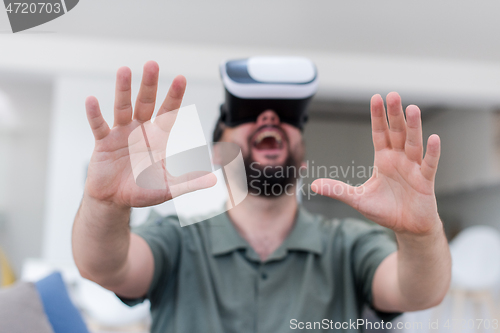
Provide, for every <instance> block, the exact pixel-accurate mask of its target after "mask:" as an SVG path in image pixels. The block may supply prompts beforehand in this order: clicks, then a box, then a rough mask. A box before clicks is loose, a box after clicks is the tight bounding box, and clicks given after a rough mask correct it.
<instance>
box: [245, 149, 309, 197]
mask: <svg viewBox="0 0 500 333" xmlns="http://www.w3.org/2000/svg"><path fill="white" fill-rule="evenodd" d="M243 162H244V164H245V171H246V175H247V184H248V192H249V194H250V195H254V196H260V197H267V198H276V197H280V196H282V195H285V194H290V191H289V188H291V187H292V188H293V186H294V185H295V184H296V182H297V179H298V178H299V167H300V164H301V161H300V160H299V158H298V157H296V156H294V154H293V153H292V152H291V151H290V150H288V157H287V159H286V160H285V162H284V163H283V165H274V166H271V165H262V164H260V163H259V162H256V161H255V160H254V158H253V156H252V152H251V151H249V152H248V154H246V155H245V156H244V157H243Z"/></svg>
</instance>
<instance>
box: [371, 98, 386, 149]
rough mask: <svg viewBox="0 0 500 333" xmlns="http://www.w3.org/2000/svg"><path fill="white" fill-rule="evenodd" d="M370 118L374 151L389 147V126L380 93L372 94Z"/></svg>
mask: <svg viewBox="0 0 500 333" xmlns="http://www.w3.org/2000/svg"><path fill="white" fill-rule="evenodd" d="M370 110H371V119H372V137H373V146H374V147H375V151H378V150H382V149H385V148H390V147H391V141H390V138H389V126H388V125H387V117H386V115H385V108H384V100H383V99H382V96H380V95H378V94H377V95H373V97H372V99H371V101H370Z"/></svg>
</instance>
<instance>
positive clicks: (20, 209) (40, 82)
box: [0, 73, 53, 273]
mask: <svg viewBox="0 0 500 333" xmlns="http://www.w3.org/2000/svg"><path fill="white" fill-rule="evenodd" d="M0 90H2V91H3V92H5V94H6V95H7V96H8V97H9V98H10V100H11V102H12V107H13V109H14V110H15V112H16V114H17V115H18V120H19V124H18V126H17V127H16V128H14V129H12V130H11V131H10V132H8V133H1V134H0V141H3V142H2V143H5V142H7V145H2V144H0V154H1V155H0V156H1V161H0V169H1V172H2V173H1V175H0V179H1V182H0V184H1V185H2V186H1V188H0V211H2V213H4V217H5V220H4V223H3V224H2V226H1V228H0V245H1V246H2V247H3V248H4V249H5V251H6V252H7V254H8V255H9V259H10V260H11V262H12V263H13V265H14V268H15V270H16V272H17V273H19V272H20V269H21V264H22V262H23V260H24V259H25V258H28V257H39V256H40V253H41V247H42V242H43V237H41V235H43V232H44V227H45V221H44V213H45V208H46V206H45V204H46V200H45V188H46V183H47V180H46V174H47V160H48V150H49V145H48V141H49V136H50V128H51V125H50V123H51V114H52V103H51V102H52V94H53V87H52V82H51V80H50V79H49V78H47V77H43V76H36V75H32V76H24V75H14V74H12V75H9V74H5V73H4V74H3V75H1V76H0ZM2 146H3V147H2ZM2 148H3V149H2Z"/></svg>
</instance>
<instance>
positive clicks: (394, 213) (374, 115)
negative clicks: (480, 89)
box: [311, 93, 440, 234]
mask: <svg viewBox="0 0 500 333" xmlns="http://www.w3.org/2000/svg"><path fill="white" fill-rule="evenodd" d="M387 118H388V119H389V125H390V127H389V125H388V124H387ZM371 119H372V135H373V145H374V147H375V161H374V166H375V168H374V173H373V175H372V177H371V178H370V179H369V180H368V181H367V182H366V183H364V184H363V185H362V186H360V187H357V188H353V187H351V186H349V185H347V184H345V183H343V182H340V181H338V180H333V179H317V180H316V181H314V182H313V184H312V185H311V186H312V189H313V190H314V191H316V192H318V193H320V194H322V195H327V196H330V197H332V198H334V199H338V200H341V201H342V202H344V203H346V204H348V205H350V206H352V207H353V208H355V209H356V210H358V211H359V212H360V213H362V214H363V215H364V216H366V217H367V218H369V219H370V220H372V221H374V222H376V223H378V224H380V225H382V226H385V227H388V228H390V229H392V230H394V231H396V232H411V233H415V234H424V233H427V232H430V231H431V230H433V228H435V227H436V226H437V225H438V223H437V221H438V219H439V217H438V215H437V205H436V198H435V194H434V177H435V175H436V171H437V165H438V161H439V155H440V140H439V137H438V136H437V135H432V136H430V137H429V139H428V141H427V151H426V154H425V158H424V159H422V155H423V144H422V125H421V118H420V110H419V109H418V107H417V106H415V105H410V106H408V107H407V109H406V120H405V117H404V114H403V108H402V105H401V99H400V97H399V95H398V94H397V93H390V94H389V95H387V117H386V112H385V108H384V101H383V100H382V97H381V96H380V95H375V96H373V97H372V100H371Z"/></svg>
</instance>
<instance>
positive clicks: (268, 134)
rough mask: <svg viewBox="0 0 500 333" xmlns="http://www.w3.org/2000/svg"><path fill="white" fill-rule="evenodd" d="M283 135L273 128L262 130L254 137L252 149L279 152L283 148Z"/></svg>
mask: <svg viewBox="0 0 500 333" xmlns="http://www.w3.org/2000/svg"><path fill="white" fill-rule="evenodd" d="M283 141H284V138H283V135H282V134H281V133H280V131H278V130H277V129H275V128H268V129H263V130H261V131H259V132H257V134H256V135H255V139H254V140H253V147H254V148H255V149H257V150H279V149H282V148H283Z"/></svg>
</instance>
